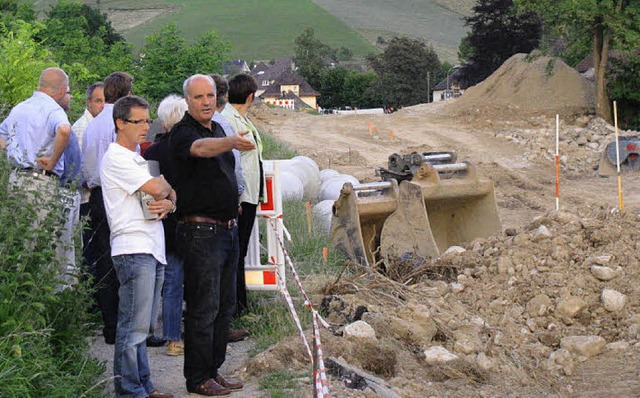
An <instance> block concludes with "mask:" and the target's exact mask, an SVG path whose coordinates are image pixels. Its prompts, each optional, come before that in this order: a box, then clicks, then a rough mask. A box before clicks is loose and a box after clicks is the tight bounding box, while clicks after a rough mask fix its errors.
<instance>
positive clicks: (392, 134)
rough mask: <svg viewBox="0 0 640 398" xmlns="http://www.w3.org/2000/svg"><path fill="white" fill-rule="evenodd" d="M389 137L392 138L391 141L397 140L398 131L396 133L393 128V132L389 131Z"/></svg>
mask: <svg viewBox="0 0 640 398" xmlns="http://www.w3.org/2000/svg"><path fill="white" fill-rule="evenodd" d="M389 138H391V142H394V141H395V138H396V133H394V132H393V130H391V132H389Z"/></svg>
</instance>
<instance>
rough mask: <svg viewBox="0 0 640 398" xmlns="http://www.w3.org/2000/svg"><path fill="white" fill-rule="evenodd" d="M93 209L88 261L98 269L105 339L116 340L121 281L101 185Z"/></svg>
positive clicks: (93, 194)
mask: <svg viewBox="0 0 640 398" xmlns="http://www.w3.org/2000/svg"><path fill="white" fill-rule="evenodd" d="M89 209H90V210H89V217H90V223H89V226H90V238H89V242H88V244H87V247H86V257H87V260H88V261H87V263H88V264H89V270H93V271H94V272H95V289H96V292H95V299H96V301H97V302H98V308H100V312H101V313H102V321H103V322H104V328H103V329H102V334H103V335H104V338H105V340H107V341H115V338H116V326H117V325H118V303H119V299H118V289H119V288H120V283H119V282H118V277H117V276H116V270H115V269H114V268H113V261H112V260H111V237H110V235H111V230H110V229H109V223H108V221H107V214H106V212H105V209H104V202H103V199H102V189H101V188H100V187H96V188H94V189H92V190H91V196H90V197H89Z"/></svg>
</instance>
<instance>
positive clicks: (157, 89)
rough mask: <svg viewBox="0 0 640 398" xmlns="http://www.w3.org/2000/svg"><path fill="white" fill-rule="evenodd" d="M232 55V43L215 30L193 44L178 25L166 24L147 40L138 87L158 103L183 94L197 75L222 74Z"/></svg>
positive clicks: (141, 55)
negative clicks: (223, 67)
mask: <svg viewBox="0 0 640 398" xmlns="http://www.w3.org/2000/svg"><path fill="white" fill-rule="evenodd" d="M230 53H231V46H230V44H229V43H228V42H226V41H223V40H222V39H220V37H219V36H218V35H217V34H216V33H215V32H213V31H211V32H207V33H205V34H203V35H202V36H201V37H199V38H198V39H197V40H196V42H195V43H194V44H192V45H190V44H188V43H187V39H185V38H184V37H183V36H182V32H181V31H180V30H179V29H178V28H177V27H176V25H175V24H167V25H165V26H164V27H162V28H161V29H160V30H159V31H157V32H154V33H152V34H150V35H149V36H147V37H146V38H145V44H144V46H143V47H142V48H141V49H140V60H139V65H138V66H139V68H138V73H137V77H138V80H137V82H136V86H138V87H140V89H141V90H142V92H143V93H145V95H146V96H147V98H148V99H150V100H154V101H159V100H161V99H162V98H164V97H165V96H167V95H169V94H172V93H174V94H175V93H181V92H182V83H183V82H184V80H185V79H186V78H187V77H189V76H190V75H192V74H194V73H221V72H222V66H223V64H224V62H225V61H227V60H229V57H230Z"/></svg>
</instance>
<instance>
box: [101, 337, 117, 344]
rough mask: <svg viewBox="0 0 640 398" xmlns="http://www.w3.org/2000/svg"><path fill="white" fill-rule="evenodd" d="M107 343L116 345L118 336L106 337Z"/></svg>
mask: <svg viewBox="0 0 640 398" xmlns="http://www.w3.org/2000/svg"><path fill="white" fill-rule="evenodd" d="M104 342H105V344H109V345H114V344H115V343H116V337H115V336H113V337H106V336H105V338H104Z"/></svg>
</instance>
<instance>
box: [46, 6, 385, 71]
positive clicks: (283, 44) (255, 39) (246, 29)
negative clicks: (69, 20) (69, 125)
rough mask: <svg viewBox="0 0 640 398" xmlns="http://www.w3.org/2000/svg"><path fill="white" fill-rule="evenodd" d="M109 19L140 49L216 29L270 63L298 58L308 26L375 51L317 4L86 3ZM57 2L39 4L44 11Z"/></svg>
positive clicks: (357, 52) (247, 55)
mask: <svg viewBox="0 0 640 398" xmlns="http://www.w3.org/2000/svg"><path fill="white" fill-rule="evenodd" d="M85 2H86V3H87V4H90V5H92V6H94V7H95V6H96V5H97V4H99V5H100V9H101V10H102V11H104V12H106V13H107V15H109V18H110V20H111V21H112V24H113V26H114V27H115V28H116V29H117V30H118V31H119V32H120V33H121V34H122V35H123V36H124V37H126V38H127V40H129V41H130V42H131V43H133V44H135V45H136V46H140V45H141V44H143V43H144V37H145V36H146V35H148V34H149V33H151V32H153V31H156V30H157V29H158V28H160V27H161V26H163V25H165V24H166V23H168V22H173V23H175V24H176V25H177V26H178V28H180V30H181V31H182V32H183V34H184V35H185V36H186V37H190V38H193V37H197V36H199V35H201V34H202V33H204V32H205V31H207V30H211V29H214V30H216V31H217V32H218V34H219V35H220V36H221V37H223V38H224V39H225V40H228V41H229V42H231V44H232V51H233V56H234V57H237V58H244V59H246V60H247V61H250V60H256V59H261V60H268V59H273V58H277V57H281V56H283V55H293V52H294V46H295V44H294V40H295V38H296V37H297V36H298V35H299V34H300V33H302V31H303V30H304V29H306V28H307V27H312V28H313V29H314V30H315V32H316V36H317V37H319V38H320V39H321V40H322V41H324V42H325V43H327V44H328V45H330V46H332V47H336V48H339V47H343V46H344V47H347V48H349V49H350V50H351V51H352V52H353V54H354V56H355V57H364V56H366V55H367V54H369V53H371V52H374V51H375V48H374V47H373V46H372V45H371V44H369V43H368V42H367V41H366V40H365V39H364V38H363V37H361V36H360V35H359V34H358V33H357V32H356V31H354V30H353V29H351V28H350V27H349V26H348V25H347V24H346V23H345V22H343V21H342V20H341V19H339V18H337V17H335V16H333V15H332V14H330V13H329V12H327V11H326V10H325V9H323V8H322V7H320V6H318V5H316V4H315V3H313V1H311V0H244V1H238V0H225V1H222V0H159V1H158V0H138V1H136V2H131V1H128V0H126V1H125V0H101V1H99V2H96V1H95V0H91V1H85ZM54 3H55V1H53V0H40V1H38V2H37V5H38V7H40V8H41V9H46V8H48V6H49V5H51V4H54Z"/></svg>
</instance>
